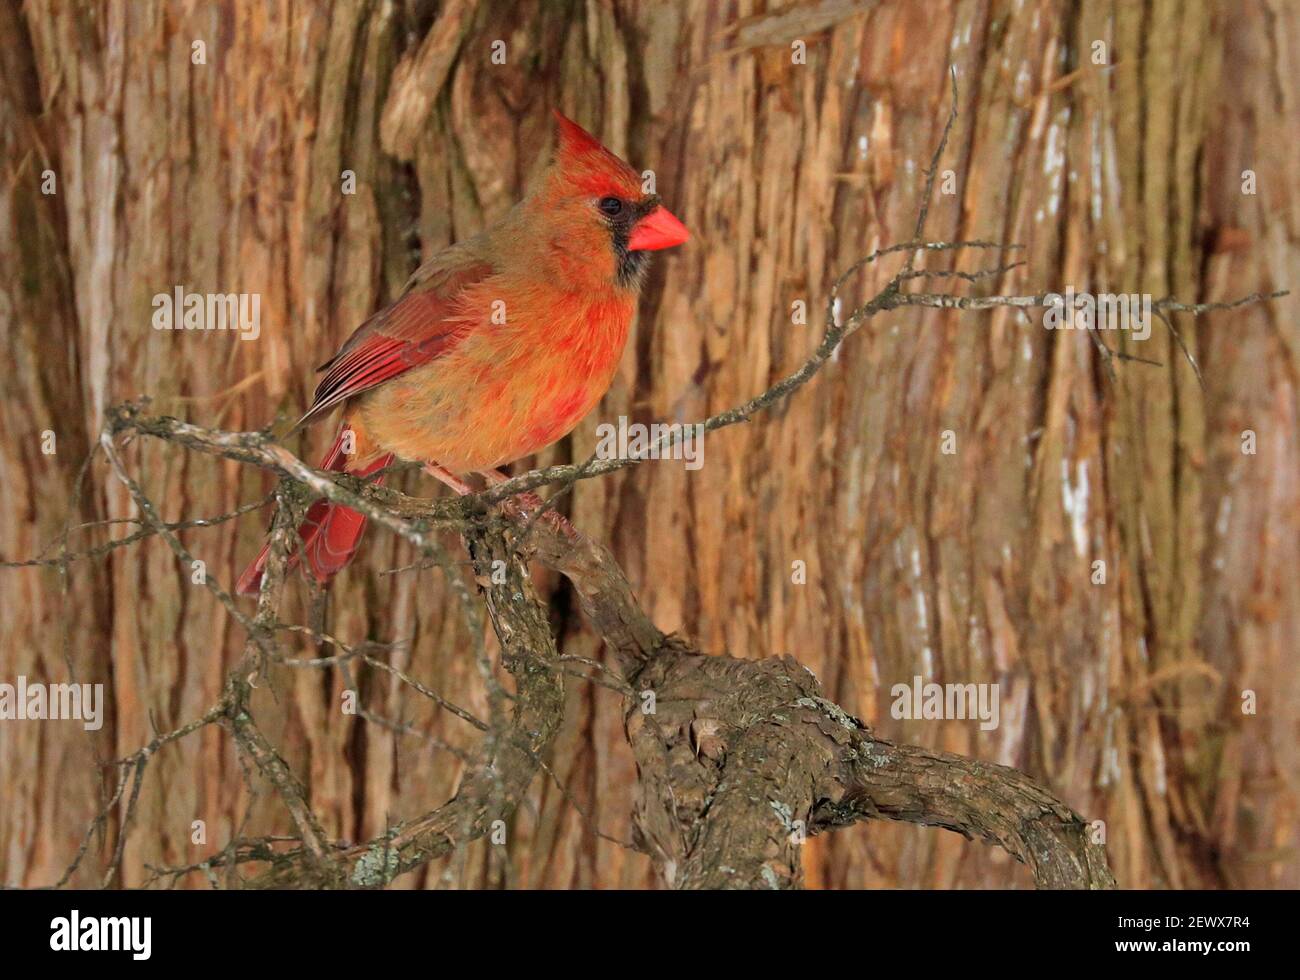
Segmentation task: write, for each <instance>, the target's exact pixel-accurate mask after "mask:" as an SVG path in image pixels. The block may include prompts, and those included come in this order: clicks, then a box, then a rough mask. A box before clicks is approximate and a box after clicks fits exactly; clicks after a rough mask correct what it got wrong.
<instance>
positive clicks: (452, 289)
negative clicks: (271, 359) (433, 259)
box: [298, 263, 492, 425]
mask: <svg viewBox="0 0 1300 980" xmlns="http://www.w3.org/2000/svg"><path fill="white" fill-rule="evenodd" d="M491 273H492V269H491V267H490V266H488V265H487V264H486V263H475V264H473V265H468V266H461V267H459V268H456V269H452V270H449V271H447V272H446V273H444V274H442V275H440V276H438V277H437V278H435V279H434V280H432V281H431V282H429V283H427V284H424V285H421V286H420V287H419V288H418V289H413V290H411V291H410V292H407V293H406V294H405V295H404V296H402V298H401V299H399V300H398V301H397V302H396V303H394V304H393V305H392V306H390V307H388V308H387V309H385V310H381V311H380V312H378V313H376V314H375V315H374V316H372V317H371V318H370V319H368V320H367V321H366V322H365V323H363V324H361V326H359V327H358V328H357V329H356V331H355V332H354V333H353V334H352V336H351V337H349V338H348V340H347V342H346V343H345V344H344V345H343V346H342V347H340V348H339V352H338V353H337V354H335V355H334V356H333V357H332V358H331V359H330V360H328V361H327V362H325V363H324V364H322V365H321V368H320V369H321V370H322V371H325V372H326V374H325V377H324V378H322V379H321V382H320V384H319V385H318V386H317V387H316V396H315V398H314V399H313V400H312V405H311V408H309V409H308V410H307V413H306V414H305V415H304V416H303V417H302V418H301V419H300V420H299V421H298V425H304V424H305V423H307V422H310V421H311V420H312V419H314V418H317V417H319V416H321V415H323V414H325V413H326V412H328V411H329V410H330V409H331V408H333V407H334V406H335V405H338V404H339V403H341V402H344V401H347V399H349V398H351V397H352V396H354V395H359V394H360V393H361V392H363V391H367V390H368V389H370V388H373V387H375V386H376V385H379V384H383V383H384V382H385V381H388V380H390V379H392V378H395V377H397V376H398V375H399V374H403V373H405V372H407V371H409V370H411V368H414V367H419V366H420V365H421V364H427V363H429V362H430V361H432V360H433V359H434V358H436V357H439V356H441V355H442V354H445V353H446V352H447V351H448V350H450V349H451V348H452V347H454V346H455V345H456V344H457V343H458V342H459V341H460V339H461V338H462V337H464V336H465V334H466V333H467V332H468V330H469V329H470V324H468V323H467V322H466V321H465V320H464V319H463V318H460V317H457V316H456V312H457V311H456V304H455V300H456V298H457V297H458V296H459V294H460V293H461V291H462V290H463V289H464V288H465V287H466V286H468V285H470V284H472V283H475V282H478V281H479V280H481V279H485V278H487V276H489V275H491ZM418 275H419V274H418V273H417V276H418Z"/></svg>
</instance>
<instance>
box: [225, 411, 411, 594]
mask: <svg viewBox="0 0 1300 980" xmlns="http://www.w3.org/2000/svg"><path fill="white" fill-rule="evenodd" d="M350 431H351V430H350V429H349V427H348V426H346V425H344V426H343V428H341V429H340V430H339V435H338V438H337V439H335V440H334V446H333V447H332V448H331V449H330V451H329V453H328V454H327V455H326V456H325V459H324V460H322V461H321V464H320V468H321V469H323V470H333V471H335V472H337V473H343V472H349V473H351V474H352V475H353V476H360V477H365V476H369V475H370V474H371V473H374V472H375V471H376V470H382V469H383V468H384V467H385V466H387V465H388V464H389V463H391V462H392V461H393V457H392V454H388V455H385V456H381V457H379V458H378V459H376V460H374V461H373V462H370V463H367V464H366V465H365V466H364V467H362V468H361V469H356V470H349V469H348V460H349V457H348V454H347V453H346V452H344V444H345V441H346V440H347V436H348V433H349V432H350ZM374 482H375V483H377V484H382V483H383V482H384V478H383V477H382V476H380V477H377V478H376V479H375V480H374ZM365 529H366V518H365V515H364V514H358V513H357V512H356V511H355V510H352V509H351V508H349V507H344V506H343V505H342V504H336V503H332V502H331V501H329V500H318V501H316V502H315V503H314V504H312V505H311V507H309V508H308V509H307V516H306V517H305V518H304V519H303V522H302V524H300V525H299V526H298V536H299V537H300V538H302V550H301V551H300V552H297V553H295V554H292V555H290V556H289V570H290V571H292V570H293V569H294V568H295V567H296V566H297V564H298V562H299V560H300V559H299V555H302V556H305V557H306V561H307V567H308V568H309V569H310V570H311V573H312V575H313V576H314V577H315V579H316V581H317V582H320V583H321V584H322V585H324V584H325V583H326V582H328V581H329V580H330V579H331V578H333V577H334V575H335V573H337V572H338V571H339V570H340V569H342V568H343V567H344V566H345V565H346V564H347V563H348V562H350V561H351V560H352V555H353V554H354V553H355V552H356V550H357V545H358V543H360V541H361V534H362V532H364V531H365ZM270 553H271V545H270V542H268V543H267V544H265V545H263V546H262V550H261V552H260V553H259V554H258V556H257V558H256V560H255V561H254V562H253V563H252V564H251V565H249V566H248V568H246V569H245V570H244V574H243V575H241V576H239V583H238V585H236V589H237V591H238V592H239V594H240V595H256V594H257V593H258V591H259V590H260V589H261V587H262V574H263V572H265V570H266V560H267V557H268V556H269V555H270Z"/></svg>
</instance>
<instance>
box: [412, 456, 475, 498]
mask: <svg viewBox="0 0 1300 980" xmlns="http://www.w3.org/2000/svg"><path fill="white" fill-rule="evenodd" d="M424 472H426V473H428V474H429V475H430V476H431V477H434V478H435V479H437V480H439V481H440V482H442V483H445V484H447V486H449V487H451V488H452V489H453V490H455V491H456V492H457V493H458V494H460V495H461V496H462V497H463V496H465V495H466V494H468V493H473V492H474V488H473V487H471V486H470V485H469V484H468V483H466V482H465V481H464V480H462V479H461V478H460V477H458V476H457V475H456V474H455V473H453V472H452V471H451V470H449V469H447V468H446V467H443V466H439V465H438V464H437V463H425V464H424Z"/></svg>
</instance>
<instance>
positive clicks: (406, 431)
mask: <svg viewBox="0 0 1300 980" xmlns="http://www.w3.org/2000/svg"><path fill="white" fill-rule="evenodd" d="M555 118H556V121H557V129H558V133H557V141H556V148H555V155H554V159H553V160H552V162H551V164H550V166H549V167H548V168H547V169H546V171H545V172H544V173H543V174H542V176H541V178H540V179H539V181H538V182H537V183H536V184H535V185H534V187H533V188H532V190H531V191H530V192H529V194H528V196H527V197H525V198H524V199H523V200H522V201H520V202H519V203H518V204H517V205H515V207H514V208H512V209H511V210H510V212H509V213H508V214H506V215H505V216H504V217H503V218H502V219H501V220H500V221H498V222H497V223H496V224H494V225H492V226H491V227H489V228H487V229H485V230H484V231H482V232H481V233H479V234H478V235H475V236H474V237H473V238H470V239H469V240H467V241H463V242H458V243H457V244H455V245H452V246H450V247H448V248H445V249H443V250H442V251H440V252H438V254H436V255H434V256H433V257H432V258H431V259H429V261H427V262H426V263H424V265H422V266H420V268H419V269H417V270H416V271H415V273H414V275H412V276H411V278H410V280H409V281H408V282H407V284H406V287H405V289H404V290H403V292H402V295H401V296H400V297H399V298H398V299H397V300H396V302H394V303H393V304H392V305H391V306H388V307H387V308H386V309H383V310H380V311H379V312H378V313H376V314H375V315H374V316H372V317H370V318H369V319H368V320H366V321H365V322H364V323H363V324H361V326H360V327H358V328H357V330H356V332H354V333H353V334H352V336H351V337H349V338H348V340H347V342H346V343H345V344H344V345H343V346H342V347H341V348H339V351H338V353H337V354H335V355H334V356H333V357H332V358H331V359H330V360H329V361H327V362H326V363H325V364H324V365H322V366H321V368H320V370H322V371H325V372H326V374H325V377H324V379H323V380H322V381H321V383H320V385H319V386H318V387H317V388H316V395H315V399H314V401H313V402H312V405H311V408H310V409H308V411H307V413H306V414H305V415H304V416H303V417H302V419H301V420H300V421H299V423H298V425H299V426H301V425H303V424H305V423H308V422H313V421H316V420H318V419H320V418H322V417H324V416H325V415H326V414H328V413H329V412H331V410H333V409H334V408H336V407H339V406H342V408H343V421H342V425H341V427H340V429H339V434H338V437H337V438H336V439H335V441H334V445H333V447H332V448H331V449H330V451H329V453H328V454H327V455H326V456H325V459H324V460H323V461H322V463H321V468H322V469H326V470H334V471H338V472H346V473H351V474H353V475H356V476H369V475H371V474H373V473H375V472H376V471H379V470H382V469H383V468H384V467H386V466H388V465H389V464H390V463H391V462H392V461H393V459H394V458H396V457H400V458H402V459H407V460H417V461H419V462H422V463H424V464H425V469H426V470H427V471H428V472H429V473H431V474H432V475H434V476H436V477H437V478H438V479H440V480H442V481H443V482H444V483H447V484H448V485H450V486H452V487H453V488H454V489H456V490H457V491H458V492H460V493H467V492H470V487H469V486H468V484H466V483H464V482H463V481H462V480H461V479H459V477H457V475H456V474H468V473H483V474H484V475H485V476H486V477H487V478H488V479H490V480H500V479H504V477H503V476H502V475H501V474H500V473H499V472H497V467H500V466H504V465H505V464H507V463H510V462H512V461H513V460H516V459H520V458H522V457H524V456H529V455H532V454H533V453H535V452H537V451H539V450H541V449H544V448H545V447H546V446H549V445H550V444H551V443H553V442H556V441H557V440H559V439H561V438H563V437H564V436H566V435H567V434H568V433H569V432H571V431H573V428H574V427H575V426H576V425H577V424H578V422H579V421H581V420H582V418H583V417H584V416H585V415H586V414H587V413H588V412H590V411H591V410H592V409H593V408H594V407H595V406H596V403H597V402H599V401H600V399H601V397H602V396H603V395H604V394H605V391H606V390H607V389H608V388H609V385H610V382H611V381H612V380H613V378H614V372H615V370H616V369H617V368H618V362H619V359H620V358H621V357H622V354H623V347H624V345H625V344H626V342H627V337H628V329H629V327H630V326H631V322H632V315H633V312H634V311H635V308H636V299H637V293H638V292H639V290H640V287H641V281H642V279H643V277H644V275H645V270H646V264H647V258H648V256H647V255H646V253H647V252H650V251H653V250H655V249H662V248H670V247H672V246H674V245H680V244H681V243H682V242H684V241H686V239H687V238H688V237H689V233H688V232H687V230H686V227H685V226H684V225H683V224H682V223H681V222H680V221H678V220H677V219H676V218H675V217H673V215H672V214H671V213H669V211H668V210H667V209H666V208H665V207H664V206H663V205H662V204H660V202H659V198H658V197H657V196H655V195H654V194H646V193H644V192H643V190H642V185H641V178H640V176H639V175H638V174H637V173H636V171H634V170H633V169H632V168H631V167H630V166H628V165H627V164H626V163H624V162H623V161H622V160H620V159H619V158H618V157H616V156H615V155H614V154H613V153H611V152H610V151H609V150H607V149H606V148H605V147H603V146H602V145H601V144H600V143H599V142H598V141H597V140H596V139H595V138H594V137H593V136H592V135H591V134H590V133H588V132H587V131H586V130H584V129H583V128H582V127H581V126H579V125H578V124H577V123H575V122H573V121H572V120H570V119H567V118H565V117H564V116H563V115H561V114H560V113H559V112H556V113H555ZM295 428H296V427H295ZM381 480H382V476H380V477H378V478H376V482H379V481H381ZM365 526H366V519H365V517H364V516H362V515H361V514H358V513H357V512H356V511H354V510H350V509H349V508H347V507H343V506H340V505H339V504H334V503H330V502H329V501H326V500H318V501H317V502H316V503H314V504H312V506H311V507H310V508H309V510H308V512H307V517H306V519H305V520H304V521H303V524H302V526H301V527H299V528H298V534H299V536H300V537H301V538H302V545H303V546H302V551H301V553H302V555H304V556H305V559H306V562H307V566H308V568H309V569H310V570H311V572H312V574H313V575H314V576H315V578H316V580H317V581H319V582H321V583H324V582H328V581H329V580H330V578H331V577H332V576H333V575H334V574H335V573H336V572H338V571H339V570H340V569H341V568H343V567H344V566H345V565H346V564H347V563H348V561H349V560H350V559H351V557H352V555H353V553H354V552H355V551H356V548H357V543H358V541H359V540H360V538H361V534H362V532H363V531H364V530H365ZM269 550H270V546H269V545H268V546H266V547H264V548H263V549H262V552H261V554H259V555H258V556H257V560H256V561H254V562H253V563H252V564H251V565H250V566H249V567H248V569H247V570H246V571H245V572H244V574H243V575H242V576H240V579H239V584H238V590H239V592H241V593H245V594H252V593H256V592H257V591H258V590H259V587H260V585H261V580H262V572H263V569H264V568H265V566H266V560H267V555H268V553H269ZM297 560H298V558H297V556H294V557H293V558H292V559H291V561H292V562H293V563H295V564H296V562H297Z"/></svg>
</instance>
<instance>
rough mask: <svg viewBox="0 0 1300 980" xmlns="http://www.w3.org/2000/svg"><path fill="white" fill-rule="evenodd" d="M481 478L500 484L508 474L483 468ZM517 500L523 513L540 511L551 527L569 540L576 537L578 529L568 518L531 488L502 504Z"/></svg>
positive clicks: (531, 513) (495, 484)
mask: <svg viewBox="0 0 1300 980" xmlns="http://www.w3.org/2000/svg"><path fill="white" fill-rule="evenodd" d="M483 479H485V480H487V482H488V483H489V484H490V485H492V486H500V485H501V484H502V483H505V482H506V481H507V480H509V479H510V477H509V475H507V474H505V473H502V472H501V471H500V470H484V471H483ZM516 500H517V501H518V502H519V503H518V506H519V507H520V508H522V510H523V512H524V515H525V516H527V517H531V516H532V515H534V514H536V513H538V512H539V511H541V512H542V520H544V521H546V522H547V523H548V524H550V525H551V527H553V528H555V530H557V531H559V532H560V533H561V534H563V535H564V536H565V537H566V538H568V539H569V540H570V541H573V540H575V539H576V538H577V537H578V529H577V528H576V527H574V526H573V525H572V524H570V523H569V521H568V519H567V518H566V517H565V516H564V515H563V514H561V513H560V512H559V511H557V510H556V509H555V508H554V507H547V506H546V504H545V503H544V502H543V501H542V498H541V497H539V496H537V494H535V493H533V492H532V491H531V490H525V491H523V493H517V494H515V495H514V497H512V498H511V499H510V500H507V501H505V504H504V505H503V506H509V505H510V504H511V503H513V502H514V501H516Z"/></svg>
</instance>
